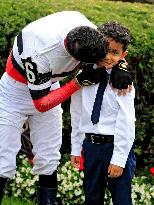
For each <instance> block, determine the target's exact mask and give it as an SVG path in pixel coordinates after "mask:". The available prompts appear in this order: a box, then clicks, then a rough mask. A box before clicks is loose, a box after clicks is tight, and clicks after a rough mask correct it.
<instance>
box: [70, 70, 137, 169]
mask: <svg viewBox="0 0 154 205" xmlns="http://www.w3.org/2000/svg"><path fill="white" fill-rule="evenodd" d="M108 72H111V70H108ZM98 86H99V84H96V85H91V86H87V87H83V88H81V89H80V90H79V91H77V92H76V93H75V94H73V95H72V96H71V107H70V111H71V125H72V133H71V143H72V151H71V155H74V156H79V155H80V152H81V148H82V143H83V140H84V138H85V134H84V133H95V134H102V135H114V149H113V155H112V158H111V162H110V163H111V164H114V165H117V166H120V167H123V168H124V167H125V164H126V161H127V157H128V154H129V152H130V150H131V148H132V145H133V142H134V139H135V109H134V97H135V89H134V87H133V90H132V91H131V92H130V93H127V94H126V95H125V96H118V94H117V92H116V91H113V90H112V89H111V87H110V85H109V84H108V85H107V87H106V89H105V92H104V96H103V102H102V106H101V111H100V118H99V122H98V123H97V124H95V125H93V123H92V122H91V113H92V109H93V105H94V101H95V97H96V93H97V89H98Z"/></svg>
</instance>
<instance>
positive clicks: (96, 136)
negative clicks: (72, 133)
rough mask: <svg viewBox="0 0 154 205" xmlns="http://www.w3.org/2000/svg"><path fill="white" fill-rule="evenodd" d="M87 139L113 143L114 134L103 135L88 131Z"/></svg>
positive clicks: (95, 142) (95, 141)
mask: <svg viewBox="0 0 154 205" xmlns="http://www.w3.org/2000/svg"><path fill="white" fill-rule="evenodd" d="M85 137H86V139H87V140H88V141H89V142H91V143H93V144H105V143H113V141H114V135H101V134H93V133H86V134H85Z"/></svg>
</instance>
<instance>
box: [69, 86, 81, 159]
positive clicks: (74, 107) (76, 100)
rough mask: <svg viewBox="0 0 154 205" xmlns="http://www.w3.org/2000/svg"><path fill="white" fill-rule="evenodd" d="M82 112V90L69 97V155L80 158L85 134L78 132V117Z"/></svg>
mask: <svg viewBox="0 0 154 205" xmlns="http://www.w3.org/2000/svg"><path fill="white" fill-rule="evenodd" d="M81 112H82V88H81V89H80V90H78V91H77V92H76V93H74V94H73V95H72V96H71V104H70V113H71V126H72V132H71V155H74V156H80V153H81V149H82V143H83V140H84V138H85V134H83V133H81V132H80V130H79V124H80V116H81Z"/></svg>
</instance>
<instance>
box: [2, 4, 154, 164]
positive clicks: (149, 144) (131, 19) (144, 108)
mask: <svg viewBox="0 0 154 205" xmlns="http://www.w3.org/2000/svg"><path fill="white" fill-rule="evenodd" d="M61 10H78V11H80V12H82V13H83V14H85V15H86V16H87V17H88V18H89V19H90V20H91V21H92V22H94V23H95V24H96V25H100V24H101V23H103V22H106V21H110V20H117V21H118V22H120V23H122V24H123V25H125V26H127V27H128V28H129V29H130V30H131V31H132V34H133V37H134V38H133V42H132V44H131V46H130V48H129V57H128V58H127V61H128V62H129V64H130V70H131V72H132V75H133V77H134V85H135V88H136V100H135V108H136V118H137V121H136V143H135V151H136V154H137V161H138V167H139V166H140V167H144V166H145V165H146V166H150V165H152V164H153V163H154V153H153V152H154V137H153V133H154V132H153V131H154V105H153V102H152V99H153V94H154V79H153V77H154V12H153V11H154V5H149V4H139V3H122V2H118V1H116V2H112V1H103V0H84V1H82V0H69V1H66V0H60V1H57V0H39V1H36V0H29V1H27V0H16V1H14V0H1V1H0V67H1V69H0V76H1V75H2V74H3V72H4V69H3V68H4V67H5V63H6V60H7V57H8V55H9V52H10V50H11V47H12V45H13V41H14V37H15V36H16V35H17V34H18V32H19V31H20V30H21V29H22V28H23V27H24V26H25V25H26V24H28V23H30V22H32V21H34V20H36V19H38V18H40V17H43V16H46V15H48V14H51V13H54V12H57V11H61ZM40 29H43V28H40ZM51 29H52V28H51ZM69 102H70V99H69V100H68V101H67V102H65V103H63V105H62V106H63V108H64V115H63V124H64V127H63V146H62V149H61V152H62V153H66V152H70V133H71V127H70V115H69Z"/></svg>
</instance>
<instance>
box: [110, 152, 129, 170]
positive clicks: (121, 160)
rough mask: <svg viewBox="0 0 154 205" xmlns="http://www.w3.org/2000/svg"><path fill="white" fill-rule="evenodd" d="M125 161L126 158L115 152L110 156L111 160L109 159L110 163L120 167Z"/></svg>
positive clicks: (123, 166) (123, 165)
mask: <svg viewBox="0 0 154 205" xmlns="http://www.w3.org/2000/svg"><path fill="white" fill-rule="evenodd" d="M126 162H127V158H124V157H120V156H119V155H117V154H114V155H113V156H112V158H111V161H110V163H111V164H113V165H117V166H119V167H122V168H125V165H126Z"/></svg>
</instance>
